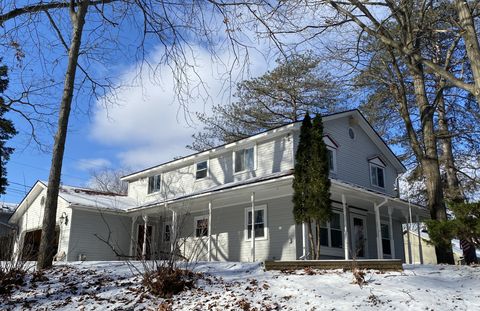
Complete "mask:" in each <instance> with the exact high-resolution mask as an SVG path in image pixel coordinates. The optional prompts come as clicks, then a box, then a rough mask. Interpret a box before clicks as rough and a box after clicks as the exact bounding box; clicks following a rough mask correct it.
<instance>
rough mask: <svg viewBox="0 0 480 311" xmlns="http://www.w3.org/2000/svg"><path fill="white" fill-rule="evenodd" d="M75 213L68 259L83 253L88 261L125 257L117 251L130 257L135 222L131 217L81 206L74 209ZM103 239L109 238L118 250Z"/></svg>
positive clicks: (73, 258) (110, 242) (74, 258)
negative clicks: (131, 237) (133, 223)
mask: <svg viewBox="0 0 480 311" xmlns="http://www.w3.org/2000/svg"><path fill="white" fill-rule="evenodd" d="M72 214H73V215H72V216H73V217H72V222H71V234H70V243H69V252H68V258H67V260H68V261H75V260H78V258H79V255H80V254H82V255H84V256H85V258H86V260H119V259H122V257H119V256H117V255H116V254H115V252H117V253H118V254H122V255H124V256H128V254H129V247H130V230H131V224H132V220H131V218H130V217H126V216H120V215H113V214H105V213H104V214H102V213H100V212H99V211H92V212H90V211H84V210H80V209H74V210H73V213H72ZM100 238H101V239H104V240H109V244H110V245H111V246H112V247H113V248H114V249H115V252H114V251H113V250H112V248H111V247H110V246H109V245H107V243H105V242H103V241H101V239H100Z"/></svg>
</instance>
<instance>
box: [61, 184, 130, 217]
mask: <svg viewBox="0 0 480 311" xmlns="http://www.w3.org/2000/svg"><path fill="white" fill-rule="evenodd" d="M59 196H60V197H61V198H63V199H64V200H66V201H67V202H69V203H70V204H72V205H77V206H82V207H87V208H94V209H109V210H119V211H126V210H127V209H129V208H131V207H134V206H135V205H136V204H135V203H136V202H135V201H134V200H133V199H132V198H129V197H127V196H125V195H121V194H117V193H111V192H102V191H98V190H94V189H87V188H79V187H72V186H65V185H62V186H61V188H60V192H59Z"/></svg>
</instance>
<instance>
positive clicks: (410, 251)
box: [405, 216, 412, 264]
mask: <svg viewBox="0 0 480 311" xmlns="http://www.w3.org/2000/svg"><path fill="white" fill-rule="evenodd" d="M405 220H406V221H407V249H408V263H409V264H412V244H411V242H410V223H409V222H408V221H409V220H408V216H407V217H405ZM405 260H406V258H405Z"/></svg>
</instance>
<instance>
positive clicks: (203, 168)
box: [195, 161, 208, 179]
mask: <svg viewBox="0 0 480 311" xmlns="http://www.w3.org/2000/svg"><path fill="white" fill-rule="evenodd" d="M207 176H208V161H202V162H197V163H196V164H195V179H202V178H205V177H207Z"/></svg>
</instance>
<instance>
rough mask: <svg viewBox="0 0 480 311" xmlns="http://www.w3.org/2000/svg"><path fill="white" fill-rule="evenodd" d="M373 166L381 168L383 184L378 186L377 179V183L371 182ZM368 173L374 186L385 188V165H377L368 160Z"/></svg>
mask: <svg viewBox="0 0 480 311" xmlns="http://www.w3.org/2000/svg"><path fill="white" fill-rule="evenodd" d="M373 168H375V169H377V170H378V169H382V175H383V186H380V185H378V180H377V184H375V183H374V182H373V179H372V169H373ZM368 174H369V176H370V184H371V185H372V186H374V187H377V188H381V189H385V183H386V180H385V166H381V165H378V164H375V163H372V162H369V167H368Z"/></svg>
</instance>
